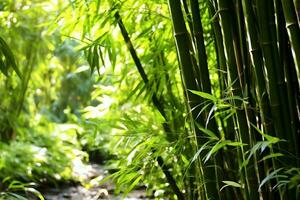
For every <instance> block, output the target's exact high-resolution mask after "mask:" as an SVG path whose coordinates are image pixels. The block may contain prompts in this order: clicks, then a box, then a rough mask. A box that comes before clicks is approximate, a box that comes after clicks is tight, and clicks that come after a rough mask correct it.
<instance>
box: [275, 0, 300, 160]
mask: <svg viewBox="0 0 300 200" xmlns="http://www.w3.org/2000/svg"><path fill="white" fill-rule="evenodd" d="M275 9H276V20H277V23H276V24H277V38H278V46H279V53H280V54H279V57H280V58H281V61H282V65H283V71H284V73H283V74H284V79H285V80H286V87H285V88H284V89H285V91H283V92H284V93H283V94H282V96H283V97H284V98H285V99H286V102H285V106H286V107H288V108H286V107H284V108H283V109H284V111H285V113H286V114H287V115H289V121H288V122H286V123H288V124H289V127H287V128H289V129H287V130H290V135H291V136H290V137H289V139H290V144H291V145H293V148H291V150H292V152H293V153H295V154H296V156H299V151H298V147H297V143H296V142H294V141H298V139H299V138H298V134H297V129H296V127H297V126H296V121H297V111H296V109H295V108H296V103H295V98H294V95H293V91H292V82H291V81H292V80H291V76H290V70H289V69H288V68H291V69H293V70H294V69H295V64H294V61H293V58H292V56H291V55H292V51H291V48H290V45H289V38H288V33H287V30H286V29H284V28H283V27H284V26H285V20H284V16H283V11H282V5H281V2H280V0H276V1H275ZM291 58H292V59H291ZM287 109H288V112H287Z"/></svg>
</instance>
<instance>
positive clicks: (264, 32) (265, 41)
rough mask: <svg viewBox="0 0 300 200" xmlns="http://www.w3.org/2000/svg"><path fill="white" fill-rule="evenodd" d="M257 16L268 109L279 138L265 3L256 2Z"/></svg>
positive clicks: (281, 132) (281, 128)
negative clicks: (265, 72)
mask: <svg viewBox="0 0 300 200" xmlns="http://www.w3.org/2000/svg"><path fill="white" fill-rule="evenodd" d="M256 3H257V15H258V23H259V27H260V42H261V47H262V50H263V57H264V62H265V66H266V71H267V76H268V94H269V100H270V107H271V113H272V118H273V120H274V127H275V131H276V136H277V137H279V138H285V137H284V125H283V124H282V120H281V116H282V114H281V110H280V105H281V104H280V96H279V95H280V94H279V91H278V88H277V80H276V73H275V69H274V63H273V61H274V60H273V59H274V58H273V49H272V42H271V36H270V33H269V29H268V26H269V22H268V12H266V9H267V4H266V2H265V1H260V0H257V1H256Z"/></svg>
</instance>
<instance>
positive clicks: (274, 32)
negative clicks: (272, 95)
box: [267, 0, 295, 152]
mask: <svg viewBox="0 0 300 200" xmlns="http://www.w3.org/2000/svg"><path fill="white" fill-rule="evenodd" d="M275 7H276V21H275ZM280 7H281V6H280V3H279V0H275V1H272V0H269V1H268V7H267V8H268V9H267V12H268V16H269V17H268V18H269V20H268V21H269V31H270V33H271V41H272V49H273V58H274V59H273V62H274V64H273V67H274V69H275V73H276V79H277V88H278V90H279V94H280V104H281V107H280V109H281V113H282V121H283V124H284V128H285V130H289V133H287V134H285V138H286V139H287V140H288V141H292V136H293V135H294V133H293V132H291V131H292V130H293V128H292V127H291V123H290V121H291V119H290V115H289V113H290V111H289V107H288V105H289V103H288V95H287V86H286V82H285V78H284V67H283V61H282V58H281V56H280V54H279V49H278V42H277V41H280V39H279V38H278V36H280V35H281V34H282V29H283V27H280V26H279V25H280V23H279V22H278V20H279V19H280V15H281V10H280ZM276 24H277V27H276ZM287 146H288V150H289V151H290V152H294V151H295V150H294V148H293V145H292V143H288V145H287Z"/></svg>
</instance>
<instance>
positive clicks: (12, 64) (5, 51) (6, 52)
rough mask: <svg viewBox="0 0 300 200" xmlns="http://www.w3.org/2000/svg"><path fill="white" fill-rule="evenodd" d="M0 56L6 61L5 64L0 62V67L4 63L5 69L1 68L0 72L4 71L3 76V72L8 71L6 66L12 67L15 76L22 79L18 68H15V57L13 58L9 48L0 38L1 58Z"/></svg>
mask: <svg viewBox="0 0 300 200" xmlns="http://www.w3.org/2000/svg"><path fill="white" fill-rule="evenodd" d="M1 52H2V53H1ZM1 54H2V55H3V56H4V57H5V61H6V62H4V61H3V60H2V62H1V63H0V65H3V63H6V64H5V65H6V67H4V66H2V67H1V71H2V72H3V71H4V74H5V72H6V71H7V69H8V66H10V67H12V68H13V69H14V71H15V72H16V73H17V75H18V76H19V78H21V79H22V75H21V72H20V70H19V68H18V67H17V64H16V61H15V57H14V55H13V53H12V51H11V50H10V48H9V46H8V45H7V43H6V42H5V41H4V40H3V39H2V38H1V37H0V56H1ZM0 59H1V57H0Z"/></svg>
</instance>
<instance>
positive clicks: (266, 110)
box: [242, 1, 274, 135]
mask: <svg viewBox="0 0 300 200" xmlns="http://www.w3.org/2000/svg"><path fill="white" fill-rule="evenodd" d="M242 6H243V11H244V15H245V22H246V28H247V37H248V42H249V53H250V56H251V62H252V70H253V72H254V74H255V79H256V82H257V87H256V94H257V99H258V100H257V101H258V104H259V108H260V116H261V118H262V121H263V125H264V128H265V133H267V134H270V135H272V134H273V133H274V127H273V124H272V120H271V118H272V116H271V110H270V107H269V98H268V96H267V90H266V84H265V78H264V69H263V55H262V52H261V48H260V45H259V39H258V31H257V29H256V24H255V17H254V13H253V10H252V8H251V4H250V2H249V1H242Z"/></svg>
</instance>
